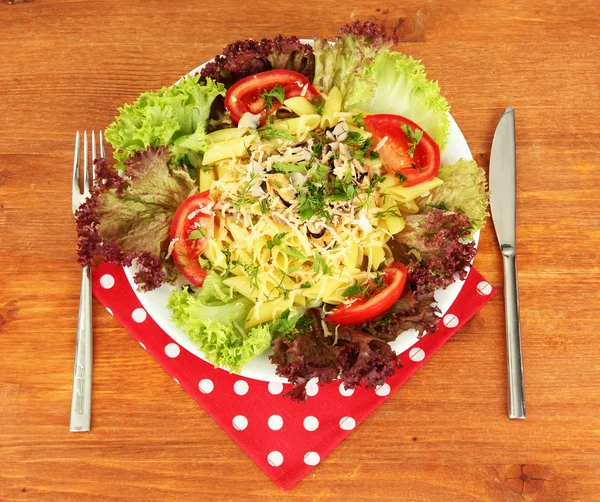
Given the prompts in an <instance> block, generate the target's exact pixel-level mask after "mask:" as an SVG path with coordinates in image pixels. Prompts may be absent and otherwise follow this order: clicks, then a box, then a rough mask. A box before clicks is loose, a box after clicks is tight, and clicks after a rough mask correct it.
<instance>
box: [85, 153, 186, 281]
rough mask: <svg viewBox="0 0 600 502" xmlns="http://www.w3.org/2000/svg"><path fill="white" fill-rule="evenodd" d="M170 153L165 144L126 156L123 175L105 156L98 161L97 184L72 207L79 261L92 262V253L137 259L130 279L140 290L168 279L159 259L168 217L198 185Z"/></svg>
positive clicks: (116, 260)
mask: <svg viewBox="0 0 600 502" xmlns="http://www.w3.org/2000/svg"><path fill="white" fill-rule="evenodd" d="M168 157H169V154H168V151H167V149H166V148H165V147H161V148H158V149H154V148H150V149H148V150H146V151H145V152H138V153H136V154H135V155H134V156H133V157H132V158H131V159H128V160H126V161H125V163H126V165H127V171H126V172H125V174H124V175H123V176H122V177H121V176H118V174H117V171H115V170H114V169H113V168H112V167H111V166H109V164H108V162H107V161H106V159H100V160H98V161H97V162H96V176H97V182H98V183H97V186H96V187H94V188H93V189H92V193H91V196H90V197H89V198H88V199H87V200H86V201H85V203H84V204H82V205H81V206H80V208H79V209H78V210H77V212H76V213H75V219H76V222H77V243H78V247H79V262H80V263H81V265H83V266H85V265H92V263H93V259H94V256H100V257H102V259H104V260H105V261H107V262H109V263H113V264H115V265H122V266H129V265H131V264H132V262H133V260H134V259H137V266H138V272H137V274H136V276H135V278H134V280H135V283H136V284H137V285H138V287H139V288H140V289H141V290H143V291H148V290H151V289H155V288H157V287H159V286H160V285H161V283H162V282H163V281H164V280H165V279H167V277H166V274H165V272H164V270H163V264H167V263H166V261H165V256H166V254H167V249H168V246H169V230H170V228H171V222H172V221H173V216H174V215H175V211H177V208H178V207H179V205H180V204H181V203H182V202H183V201H184V200H185V199H186V198H187V197H188V196H189V195H190V194H191V193H192V191H193V190H195V187H196V185H195V183H194V181H193V180H192V178H190V176H189V174H188V173H187V171H186V170H184V169H181V168H177V167H175V168H173V167H172V166H170V165H169V162H168Z"/></svg>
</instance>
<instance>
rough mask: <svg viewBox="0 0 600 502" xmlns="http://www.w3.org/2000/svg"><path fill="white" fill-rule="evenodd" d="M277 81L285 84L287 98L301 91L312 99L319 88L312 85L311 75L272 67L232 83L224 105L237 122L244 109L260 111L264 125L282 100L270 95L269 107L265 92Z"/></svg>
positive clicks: (317, 93) (297, 94) (316, 94)
mask: <svg viewBox="0 0 600 502" xmlns="http://www.w3.org/2000/svg"><path fill="white" fill-rule="evenodd" d="M277 85H280V86H281V87H283V90H284V93H285V99H288V98H293V97H296V96H301V95H302V90H303V89H304V87H305V86H306V91H305V92H304V97H305V98H306V99H308V100H309V101H310V100H311V99H312V98H314V97H315V96H319V92H318V91H317V90H316V89H315V88H314V87H313V86H312V85H311V83H310V81H309V80H308V78H306V77H305V76H304V75H302V74H301V73H297V72H295V71H292V70H270V71H263V72H261V73H257V74H255V75H250V76H249V77H246V78H243V79H242V80H240V81H238V82H236V83H235V84H233V85H232V86H231V87H230V88H229V89H228V90H227V94H226V95H225V107H226V108H227V109H228V110H229V112H230V113H231V119H232V120H233V121H234V122H235V123H236V124H237V123H238V122H239V121H240V119H241V118H242V116H243V115H244V113H246V112H249V113H253V114H254V115H259V114H260V123H261V125H263V124H264V123H265V122H266V121H267V117H268V116H269V115H272V114H273V113H275V112H276V111H277V109H278V108H279V107H280V106H281V105H282V103H281V102H280V101H279V100H278V99H277V98H275V97H273V98H272V99H271V103H272V105H271V107H270V108H268V109H267V107H266V103H265V100H264V99H263V98H262V94H264V93H265V92H268V91H271V90H273V88H274V87H275V86H277Z"/></svg>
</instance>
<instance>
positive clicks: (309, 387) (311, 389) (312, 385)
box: [306, 378, 319, 397]
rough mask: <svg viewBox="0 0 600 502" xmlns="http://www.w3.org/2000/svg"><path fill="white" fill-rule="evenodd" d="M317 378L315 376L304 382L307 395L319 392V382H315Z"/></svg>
mask: <svg viewBox="0 0 600 502" xmlns="http://www.w3.org/2000/svg"><path fill="white" fill-rule="evenodd" d="M318 381H319V380H318V379H317V378H312V379H311V380H310V381H309V382H308V383H307V384H306V394H307V395H309V396H311V397H312V396H316V395H317V394H318V393H319V384H318V383H317V382H318Z"/></svg>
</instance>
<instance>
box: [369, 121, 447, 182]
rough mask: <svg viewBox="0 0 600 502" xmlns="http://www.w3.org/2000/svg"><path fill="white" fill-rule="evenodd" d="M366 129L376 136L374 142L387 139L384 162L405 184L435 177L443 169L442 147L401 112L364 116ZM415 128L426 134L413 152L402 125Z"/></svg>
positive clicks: (381, 154)
mask: <svg viewBox="0 0 600 502" xmlns="http://www.w3.org/2000/svg"><path fill="white" fill-rule="evenodd" d="M364 121H365V129H366V130H367V131H369V132H370V133H371V134H372V135H373V136H372V139H373V144H374V145H376V146H377V145H378V144H379V142H380V141H381V140H383V138H385V137H387V140H386V142H385V143H384V144H383V146H382V147H381V148H380V149H379V154H380V156H381V162H382V163H383V165H384V167H385V168H386V169H387V171H388V172H389V173H390V174H393V175H395V176H397V177H398V178H400V181H401V183H402V185H403V186H405V187H411V186H414V185H418V184H419V183H422V182H424V181H427V180H430V179H431V178H433V177H434V176H435V175H436V174H437V172H438V171H439V170H440V147H439V146H438V144H437V143H436V142H435V141H433V139H431V136H429V134H427V133H426V132H425V131H424V130H423V129H422V128H421V127H419V125H418V124H415V123H414V122H413V121H412V120H409V119H407V118H406V117H401V116H400V115H391V114H378V115H367V116H366V117H365V118H364ZM403 125H406V126H409V127H410V128H411V129H412V130H413V131H417V130H421V131H423V136H422V137H421V140H420V141H419V143H418V144H417V146H416V147H415V149H414V153H413V154H412V156H411V155H410V149H411V142H412V141H413V140H412V139H410V138H407V135H406V133H405V131H403V130H402V126H403Z"/></svg>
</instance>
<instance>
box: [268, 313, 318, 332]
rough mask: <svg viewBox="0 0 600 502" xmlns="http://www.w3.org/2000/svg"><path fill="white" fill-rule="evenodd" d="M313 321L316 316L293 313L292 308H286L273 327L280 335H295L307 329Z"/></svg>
mask: <svg viewBox="0 0 600 502" xmlns="http://www.w3.org/2000/svg"><path fill="white" fill-rule="evenodd" d="M313 322H315V319H314V317H311V316H309V315H303V316H300V315H299V314H292V312H291V310H290V309H285V310H284V311H283V312H282V313H281V315H280V316H279V318H278V319H277V320H276V321H275V322H274V323H273V328H274V330H275V332H276V333H278V334H279V335H280V336H281V335H283V336H287V337H293V335H295V334H296V333H298V332H301V331H305V330H306V329H307V328H309V327H310V325H311V324H312V323H313Z"/></svg>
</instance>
